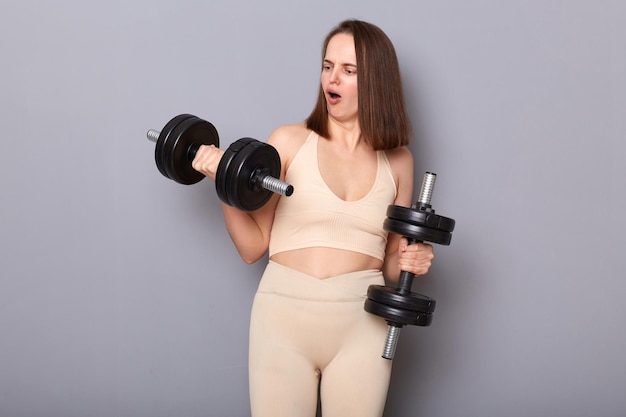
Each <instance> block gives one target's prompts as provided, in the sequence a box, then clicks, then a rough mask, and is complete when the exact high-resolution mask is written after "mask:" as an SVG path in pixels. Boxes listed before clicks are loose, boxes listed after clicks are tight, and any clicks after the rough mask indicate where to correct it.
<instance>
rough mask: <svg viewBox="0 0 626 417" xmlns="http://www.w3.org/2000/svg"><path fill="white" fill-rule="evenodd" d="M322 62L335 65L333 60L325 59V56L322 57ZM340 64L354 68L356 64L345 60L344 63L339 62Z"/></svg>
mask: <svg viewBox="0 0 626 417" xmlns="http://www.w3.org/2000/svg"><path fill="white" fill-rule="evenodd" d="M324 64H332V65H335V63H334V62H333V61H331V60H330V59H326V58H324ZM341 66H343V67H354V68H356V64H351V63H349V62H346V63H344V64H341Z"/></svg>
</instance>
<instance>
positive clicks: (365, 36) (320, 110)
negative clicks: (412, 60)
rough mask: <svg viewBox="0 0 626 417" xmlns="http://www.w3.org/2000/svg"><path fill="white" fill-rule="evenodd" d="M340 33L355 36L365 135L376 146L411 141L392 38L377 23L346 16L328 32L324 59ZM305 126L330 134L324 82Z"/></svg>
mask: <svg viewBox="0 0 626 417" xmlns="http://www.w3.org/2000/svg"><path fill="white" fill-rule="evenodd" d="M339 33H346V34H349V35H352V37H353V38H354V48H355V50H356V64H357V83H358V95H359V108H358V110H359V125H360V128H361V135H362V137H363V139H364V140H365V141H366V142H367V143H369V144H370V145H371V146H372V147H373V148H374V149H375V150H384V149H393V148H397V147H399V146H406V145H408V143H409V139H410V136H411V123H410V120H409V117H408V115H407V111H406V105H405V102H404V93H403V90H402V80H401V77H400V66H399V64H398V58H397V56H396V51H395V48H394V47H393V44H392V43H391V40H390V39H389V38H388V37H387V35H386V34H385V32H383V31H382V30H381V29H380V28H379V27H378V26H375V25H373V24H371V23H367V22H363V21H360V20H345V21H343V22H341V23H340V24H339V25H338V26H337V27H335V28H334V29H333V30H332V31H331V32H330V33H329V34H328V35H327V36H326V39H325V40H324V46H323V48H322V60H323V59H324V57H325V56H326V48H327V47H328V43H329V42H330V40H331V38H332V37H333V36H335V35H337V34H339ZM306 126H307V128H309V129H311V130H313V131H315V132H316V133H318V134H319V135H320V136H322V137H326V138H328V137H329V136H330V132H329V128H328V108H327V107H326V97H325V95H324V90H323V89H322V87H321V86H320V89H319V93H318V96H317V103H316V104H315V107H314V108H313V111H312V112H311V114H310V115H309V117H308V118H307V119H306Z"/></svg>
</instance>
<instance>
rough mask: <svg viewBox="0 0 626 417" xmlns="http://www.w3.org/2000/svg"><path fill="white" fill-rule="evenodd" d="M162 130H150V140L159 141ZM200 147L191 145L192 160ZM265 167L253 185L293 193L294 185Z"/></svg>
mask: <svg viewBox="0 0 626 417" xmlns="http://www.w3.org/2000/svg"><path fill="white" fill-rule="evenodd" d="M160 134H161V132H159V131H158V130H154V129H150V130H148V133H147V136H148V140H150V141H152V142H155V143H156V142H157V141H158V140H159V135H160ZM199 148H200V145H199V144H193V145H191V146H190V147H189V149H188V151H187V158H188V159H189V160H190V161H191V160H193V158H195V156H196V152H198V149H199ZM263 171H264V170H263V169H257V170H256V171H255V172H254V173H253V174H252V177H251V178H250V181H251V182H252V185H253V186H258V187H261V188H263V189H265V190H268V191H271V192H273V193H276V194H280V195H284V196H286V197H289V196H290V195H291V194H293V185H291V184H287V183H286V182H284V181H281V180H280V179H278V178H275V177H272V176H271V175H268V174H267V173H265V172H263Z"/></svg>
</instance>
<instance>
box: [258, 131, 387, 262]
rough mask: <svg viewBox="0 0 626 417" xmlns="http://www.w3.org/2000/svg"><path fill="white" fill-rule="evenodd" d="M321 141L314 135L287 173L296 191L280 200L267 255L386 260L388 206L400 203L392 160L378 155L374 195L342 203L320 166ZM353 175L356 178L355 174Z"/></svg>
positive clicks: (369, 194)
mask: <svg viewBox="0 0 626 417" xmlns="http://www.w3.org/2000/svg"><path fill="white" fill-rule="evenodd" d="M318 140H319V135H318V134H317V133H315V132H311V134H309V136H308V137H307V140H306V142H305V143H304V145H302V147H301V148H300V149H299V150H298V152H297V153H296V156H295V157H294V159H293V161H292V162H291V165H290V166H289V168H288V169H287V173H286V179H285V181H286V182H288V183H290V184H292V185H293V186H294V193H293V195H291V196H290V197H287V198H285V197H283V198H281V199H280V200H279V202H278V206H277V207H276V214H275V217H274V225H273V227H272V233H271V236H270V243H269V255H270V256H272V255H273V254H275V253H279V252H284V251H288V250H293V249H302V248H310V247H328V248H335V249H345V250H350V251H354V252H359V253H363V254H366V255H369V256H372V257H374V258H377V259H380V260H384V257H385V246H386V244H387V232H386V231H385V230H384V229H383V222H384V220H385V217H386V212H387V206H389V205H390V204H393V201H394V200H395V198H396V193H397V190H396V184H395V181H394V178H393V174H392V172H391V166H390V165H389V160H388V159H387V156H386V155H385V152H384V151H378V152H377V154H378V172H377V174H376V181H375V182H374V185H373V186H372V188H371V190H370V191H369V192H368V193H367V195H365V196H364V197H363V198H361V199H360V200H357V201H344V200H342V199H341V198H339V197H337V195H336V194H335V193H333V192H332V190H331V189H330V188H329V187H328V185H326V182H325V181H324V179H323V178H322V175H321V173H320V171H319V167H318V163H317V142H318ZM354 175H358V173H355V174H354Z"/></svg>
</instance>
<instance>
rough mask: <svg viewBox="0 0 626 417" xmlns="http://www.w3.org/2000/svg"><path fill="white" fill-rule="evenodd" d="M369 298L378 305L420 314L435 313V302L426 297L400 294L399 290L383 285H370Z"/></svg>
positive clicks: (415, 294)
mask: <svg viewBox="0 0 626 417" xmlns="http://www.w3.org/2000/svg"><path fill="white" fill-rule="evenodd" d="M367 298H368V299H370V300H372V301H376V302H377V303H380V304H383V305H386V306H390V307H395V308H400V309H403V310H411V311H415V312H418V313H433V312H434V311H435V304H436V303H435V300H433V299H432V298H430V297H426V296H425V295H421V294H417V293H414V292H409V293H404V294H403V293H400V292H398V289H397V288H392V287H387V286H383V285H370V286H369V288H368V289H367Z"/></svg>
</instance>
